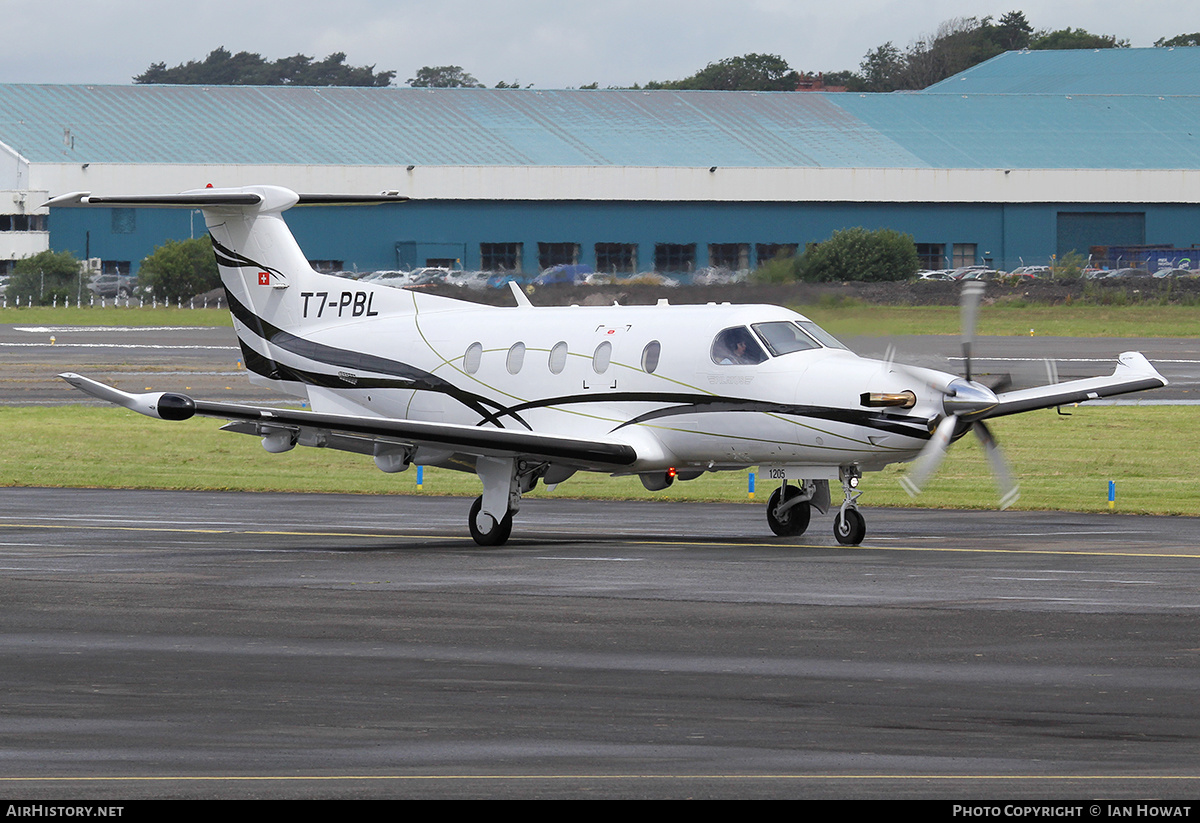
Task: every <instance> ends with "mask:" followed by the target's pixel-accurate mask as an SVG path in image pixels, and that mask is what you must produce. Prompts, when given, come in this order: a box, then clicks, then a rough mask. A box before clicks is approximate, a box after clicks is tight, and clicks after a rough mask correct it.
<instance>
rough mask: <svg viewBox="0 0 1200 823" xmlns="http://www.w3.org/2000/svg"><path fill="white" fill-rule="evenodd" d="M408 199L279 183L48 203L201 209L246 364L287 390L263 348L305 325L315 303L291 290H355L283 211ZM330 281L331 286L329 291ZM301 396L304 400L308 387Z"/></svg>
mask: <svg viewBox="0 0 1200 823" xmlns="http://www.w3.org/2000/svg"><path fill="white" fill-rule="evenodd" d="M407 199H408V198H407V197H402V196H399V195H396V194H390V193H389V194H380V195H328V194H319V195H300V194H296V192H294V191H291V190H290V189H285V188H282V187H279V186H246V187H242V188H228V189H215V188H205V189H195V190H192V191H185V192H182V193H180V194H165V195H131V196H92V195H91V194H90V193H89V192H73V193H71V194H65V195H61V196H59V197H55V198H53V199H52V200H50V201H49V202H47V203H46V204H45V205H47V206H54V207H61V206H107V207H113V206H117V207H126V208H129V207H132V208H137V207H142V208H181V209H201V210H202V211H203V212H204V220H205V223H206V224H207V226H208V231H209V234H210V235H211V236H212V240H213V251H214V252H215V253H216V258H217V266H218V268H219V270H220V272H221V282H222V284H223V285H224V287H225V293H226V295H227V296H228V298H229V309H230V311H231V312H232V314H233V316H234V319H235V320H236V321H237V322H235V324H234V326H235V328H236V330H237V334H238V340H239V342H240V343H241V348H242V354H243V356H244V357H245V364H246V367H247V369H248V370H249V371H250V372H251V374H252V375H257V376H258V377H259V378H264V379H263V380H262V382H265V383H267V384H269V385H271V386H272V387H274V388H281V389H283V390H285V391H287V390H288V389H287V388H286V387H285V386H282V385H280V384H281V383H287V382H292V381H290V380H289V379H288V377H287V376H285V374H284V370H283V369H280V368H279V366H278V364H277V363H275V362H274V360H273V359H272V357H271V356H269V355H264V354H262V353H260V352H259V351H258V348H266V349H267V351H270V347H269V346H266V345H265V341H267V340H270V339H271V338H272V337H273V336H274V332H276V331H277V330H281V329H282V330H288V329H292V330H294V329H296V328H297V326H298V321H299V320H300V318H299V317H297V316H296V315H297V312H298V311H300V309H298V308H297V306H307V302H305V301H301V300H298V299H291V300H287V299H285V298H284V294H285V292H287V291H291V292H292V294H293V295H301V294H304V293H306V292H307V293H322V294H326V293H345V294H349V292H343V289H344V288H345V283H344V281H342V280H340V279H337V278H330V277H329V276H328V275H323V274H319V273H317V272H316V271H314V270H313V268H312V266H310V265H309V263H308V260H307V259H306V258H305V256H304V252H303V251H301V250H300V246H299V245H298V244H297V243H296V239H295V238H294V237H293V236H292V232H291V230H290V229H289V228H288V226H287V224H286V223H285V222H284V220H283V216H282V215H283V212H284V211H286V210H287V209H290V208H291V207H292V206H296V205H323V206H324V205H371V204H378V203H396V202H402V201H404V200H407ZM330 281H332V285H329V283H330ZM322 282H325V283H326V286H325V287H324V288H322ZM264 287H269V288H264ZM357 294H358V293H357V292H356V293H354V296H355V297H357ZM251 379H252V380H254V379H255V377H254V376H252V377H251ZM293 393H298V394H300V395H301V396H303V395H304V392H303V391H302V390H301V391H298V392H297V391H293Z"/></svg>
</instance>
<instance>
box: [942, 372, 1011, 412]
mask: <svg viewBox="0 0 1200 823" xmlns="http://www.w3.org/2000/svg"><path fill="white" fill-rule="evenodd" d="M998 402H999V401H998V400H997V399H996V393H995V392H994V391H992V390H991V389H989V388H988V387H987V386H984V385H982V384H980V383H976V382H975V381H973V380H963V379H961V378H960V379H958V380H952V381H951V382H950V385H949V387H948V390H947V391H946V395H945V397H943V398H942V408H943V409H945V411H946V414H948V415H949V414H956V415H958V417H959V419H961V420H972V419H974V418H978V417H982V416H983V415H984V414H985V413H986V412H987V411H989V410H990V409H991V408H992V407H994V406H995V405H996V404H997V403H998Z"/></svg>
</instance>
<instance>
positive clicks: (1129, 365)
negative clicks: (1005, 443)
mask: <svg viewBox="0 0 1200 823" xmlns="http://www.w3.org/2000/svg"><path fill="white" fill-rule="evenodd" d="M1165 385H1167V379H1166V378H1165V377H1163V376H1162V375H1161V374H1159V373H1158V371H1157V370H1156V369H1155V368H1154V366H1152V365H1150V361H1149V360H1147V359H1146V358H1145V357H1144V356H1143V355H1142V354H1141V353H1140V352H1134V351H1127V352H1125V353H1124V354H1122V355H1121V356H1120V357H1118V358H1117V368H1116V369H1115V370H1114V371H1113V373H1112V374H1111V375H1110V376H1108V377H1088V378H1084V379H1083V380H1070V381H1068V382H1066V383H1052V384H1050V385H1048V386H1037V387H1035V388H1032V389H1020V390H1018V391H1010V392H1001V393H999V394H997V395H996V399H997V400H998V401H999V402H998V403H997V404H996V405H995V406H993V407H992V408H991V409H989V410H988V412H987V413H986V414H984V415H983V416H982V418H981V419H987V418H992V417H1003V416H1004V415H1008V414H1017V413H1018V412H1025V411H1032V410H1034V409H1049V408H1053V407H1054V406H1065V405H1067V404H1070V403H1083V402H1085V401H1088V400H1098V399H1100V398H1101V397H1111V396H1113V395H1117V394H1126V393H1128V392H1136V391H1145V390H1146V389H1158V388H1161V387H1163V386H1165Z"/></svg>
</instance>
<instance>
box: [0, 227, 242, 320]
mask: <svg viewBox="0 0 1200 823" xmlns="http://www.w3.org/2000/svg"><path fill="white" fill-rule="evenodd" d="M220 285H221V277H220V275H219V274H218V272H217V259H216V257H215V256H214V255H213V250H212V241H211V240H210V239H209V237H208V236H207V235H205V236H204V237H198V238H196V239H194V240H168V241H167V242H166V243H164V244H163V245H161V246H159V247H158V248H156V249H155V250H154V252H153V253H152V254H151V255H149V256H148V257H146V258H145V259H144V260H142V264H141V268H140V270H139V271H138V288H139V290H140V291H141V292H142V293H144V294H146V295H147V296H150V295H152V296H154V297H155V298H157V299H159V300H163V301H170V302H176V301H179V300H189V299H191V298H192V297H194V296H196V295H198V294H204V293H205V292H208V291H212V290H213V289H215V288H217V287H219V286H220ZM88 294H89V292H88V281H87V274H86V272H85V271H84V267H83V263H82V262H81V261H80V260H79V259H78V258H76V257H75V255H73V254H71V253H70V252H69V251H62V252H54V251H44V252H39V253H38V254H34V255H30V256H29V257H26V258H24V259H22V260H18V261H17V262H16V264H15V265H14V266H13V273H12V275H11V276H10V277H9V278H8V288H7V295H8V299H9V300H11V301H14V302H15V301H16V300H17V298H20V299H21V300H22V301H23V302H28V303H30V304H37V305H41V306H49V305H54V304H57V305H65V304H66V303H67V301H68V300H72V301H74V300H79V299H80V298H86V297H87V296H88Z"/></svg>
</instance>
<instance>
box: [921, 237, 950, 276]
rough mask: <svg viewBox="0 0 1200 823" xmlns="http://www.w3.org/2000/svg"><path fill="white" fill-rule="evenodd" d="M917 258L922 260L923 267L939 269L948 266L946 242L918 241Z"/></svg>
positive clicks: (932, 269) (933, 269)
mask: <svg viewBox="0 0 1200 823" xmlns="http://www.w3.org/2000/svg"><path fill="white" fill-rule="evenodd" d="M917 259H918V260H920V261H921V263H920V266H921V268H923V269H929V270H931V271H937V270H938V269H944V268H946V263H945V260H946V244H945V243H918V244H917Z"/></svg>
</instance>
